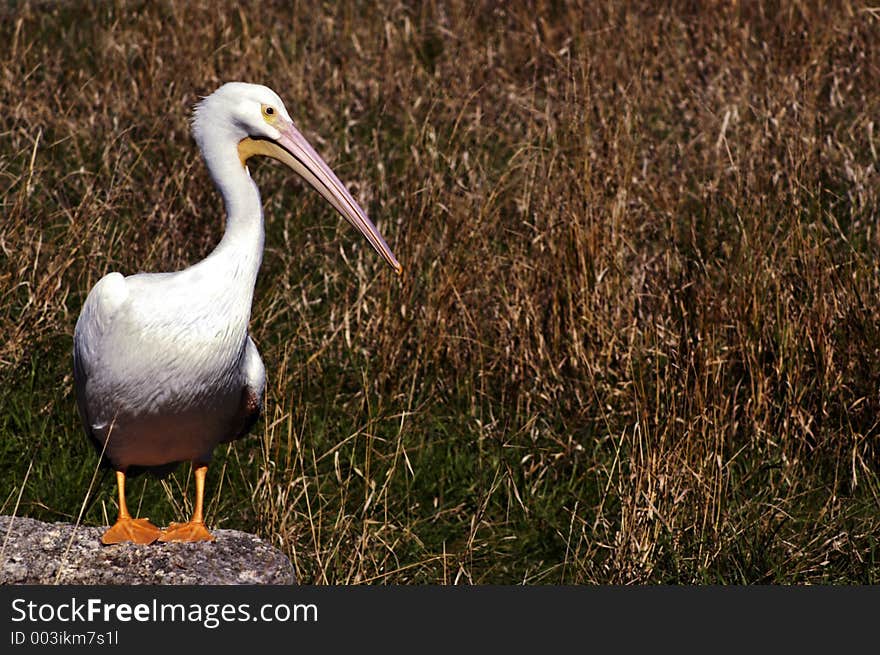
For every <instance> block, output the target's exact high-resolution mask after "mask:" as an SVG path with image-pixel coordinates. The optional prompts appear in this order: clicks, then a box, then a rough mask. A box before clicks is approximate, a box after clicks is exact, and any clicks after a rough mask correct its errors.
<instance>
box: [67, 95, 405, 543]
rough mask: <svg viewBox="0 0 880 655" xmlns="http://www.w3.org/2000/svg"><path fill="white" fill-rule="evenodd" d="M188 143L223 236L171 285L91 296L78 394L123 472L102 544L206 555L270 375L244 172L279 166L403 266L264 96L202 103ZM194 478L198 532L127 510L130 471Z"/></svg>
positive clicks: (146, 280)
mask: <svg viewBox="0 0 880 655" xmlns="http://www.w3.org/2000/svg"><path fill="white" fill-rule="evenodd" d="M193 133H194V136H195V140H196V142H197V144H198V146H199V148H200V150H201V152H202V155H203V156H204V159H205V163H206V165H207V167H208V170H209V171H210V174H211V177H212V179H213V181H214V184H215V185H216V186H217V188H218V190H219V191H220V193H221V195H222V196H223V201H224V205H225V208H226V214H227V219H226V230H225V233H224V235H223V238H222V240H221V241H220V243H219V245H218V246H217V247H216V248H215V250H214V251H213V252H212V253H211V254H210V255H209V256H208V257H206V258H205V259H204V260H202V261H200V262H198V263H197V264H194V265H193V266H190V267H189V268H186V269H184V270H181V271H177V272H173V273H138V274H136V275H130V276H123V275H121V274H120V273H110V274H108V275H106V276H104V277H103V278H101V279H100V280H99V281H98V282H97V283H96V284H95V286H94V287H93V288H92V290H91V291H90V292H89V295H88V297H87V298H86V301H85V304H84V305H83V308H82V311H81V313H80V316H79V319H78V320H77V322H76V329H75V331H74V348H73V364H74V367H73V369H74V382H75V387H76V399H77V405H78V408H79V412H80V416H81V418H82V421H83V425H84V428H85V431H86V434H87V435H88V436H89V437H90V439H91V440H92V442H93V444H94V446H95V448H96V450H97V451H98V453H99V454H100V455H101V457H102V461H103V462H104V463H105V464H107V465H109V466H112V467H113V469H115V471H116V479H117V484H118V490H119V519H118V520H117V522H116V524H115V525H114V526H112V527H111V528H110V529H109V530H108V531H107V532H106V533H105V534H104V536H103V537H102V541H103V542H104V543H105V544H108V543H119V542H123V541H134V542H136V543H151V542H152V541H155V540H156V539H159V540H163V541H199V540H207V539H212V538H213V537H212V536H211V535H210V533H209V532H208V531H207V529H206V528H205V526H204V517H203V495H204V482H205V475H206V472H207V466H208V464H209V462H210V461H211V454H212V452H213V450H214V448H215V447H216V446H217V445H218V444H221V443H224V442H229V441H232V440H234V439H237V438H239V437H241V436H244V435H245V434H247V430H248V429H249V428H250V426H251V425H252V424H253V422H254V421H255V420H256V418H257V416H258V414H259V410H260V407H261V403H262V398H263V392H264V390H265V386H266V370H265V367H264V366H263V362H262V360H261V359H260V355H259V353H258V352H257V349H256V346H255V345H254V342H253V341H252V340H251V338H250V337H249V336H248V323H249V321H250V313H251V304H252V301H253V295H254V285H255V283H256V278H257V273H258V271H259V268H260V263H261V261H262V255H263V241H264V228H263V210H262V205H261V202H260V194H259V190H258V189H257V186H256V184H255V183H254V181H253V180H252V179H251V177H250V174H249V172H248V169H247V166H246V162H247V160H248V159H249V158H250V157H252V156H255V155H265V156H269V157H273V158H275V159H277V160H279V161H281V162H283V163H285V164H287V165H288V166H290V167H291V168H292V169H293V170H294V171H295V172H297V173H298V174H299V175H301V176H302V177H303V178H304V179H305V180H306V181H308V182H309V183H310V184H311V185H312V186H313V187H314V188H315V189H316V190H317V191H319V192H320V193H321V195H323V196H324V197H325V198H326V199H327V200H328V201H329V202H330V203H331V204H332V205H333V206H334V207H335V208H336V209H337V210H338V211H339V213H340V214H342V216H343V217H344V218H346V219H347V220H348V221H349V222H350V223H352V225H354V226H355V227H357V228H358V230H360V232H361V233H362V234H363V235H364V236H365V237H366V238H367V240H368V241H369V242H370V244H371V245H372V246H373V247H374V248H375V249H376V251H377V252H379V254H381V255H382V256H383V258H384V259H385V260H386V261H387V262H388V263H389V264H390V265H391V266H392V267H393V268H394V270H395V271H396V272H397V273H398V274H399V273H400V271H401V267H400V264H399V263H398V261H397V259H396V258H395V257H394V255H393V253H392V252H391V250H390V249H389V247H388V245H387V244H386V243H385V240H384V239H383V238H382V236H381V235H380V234H379V232H378V231H377V230H376V228H375V226H374V225H373V223H372V222H371V221H370V220H369V218H367V216H366V214H365V213H364V211H363V210H362V209H361V208H360V206H359V205H358V204H357V202H355V200H354V199H353V198H352V197H351V195H350V194H349V192H348V191H347V190H346V188H345V186H344V185H343V184H342V183H341V182H340V181H339V179H338V178H337V177H336V176H335V175H334V174H333V172H332V171H331V170H330V168H329V167H328V166H327V164H326V163H324V161H323V160H322V159H321V157H320V156H319V155H318V154H317V153H316V152H315V151H314V149H313V148H312V147H311V146H310V145H309V143H308V142H307V141H306V139H305V138H304V137H303V136H302V134H300V132H299V131H298V130H297V129H296V127H295V126H294V124H293V121H292V120H291V119H290V115H289V114H288V113H287V110H286V109H285V107H284V104H283V103H282V101H281V99H280V98H279V97H278V96H277V95H276V94H275V93H274V92H273V91H272V90H271V89H269V88H267V87H265V86H260V85H254V84H244V83H240V82H232V83H228V84H225V85H223V86H222V87H220V88H219V89H218V90H217V91H215V92H214V93H213V94H211V95H210V96H208V97H207V98H205V99H204V100H202V102H200V103H199V104H198V105H197V106H196V108H195V112H194V117H193ZM187 461H189V462H192V463H193V464H194V467H195V479H196V503H195V508H194V512H193V516H192V519H191V520H190V521H189V522H188V523H184V524H172V525H171V526H170V527H169V528H168V529H167V530H164V531H162V530H159V528H157V527H156V526H154V525H152V524H151V523H150V522H149V521H148V520H147V519H134V518H132V517H131V516H130V514H129V513H128V510H127V508H126V504H125V477H126V473H127V472H129V471H130V470H139V469H143V468H146V469H154V470H164V469H167V468H168V467H170V466H174V465H175V464H177V463H179V462H187Z"/></svg>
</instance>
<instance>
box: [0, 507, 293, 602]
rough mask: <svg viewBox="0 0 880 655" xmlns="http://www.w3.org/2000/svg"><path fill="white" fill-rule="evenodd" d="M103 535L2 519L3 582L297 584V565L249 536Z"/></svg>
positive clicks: (231, 533)
mask: <svg viewBox="0 0 880 655" xmlns="http://www.w3.org/2000/svg"><path fill="white" fill-rule="evenodd" d="M103 532H104V528H93V527H84V526H80V527H78V528H76V529H75V530H74V526H73V525H71V524H70V523H43V522H42V521H36V520H34V519H29V518H24V517H20V516H17V517H12V516H0V584H111V585H113V584H125V585H136V584H146V585H151V584H152V585H158V584H163V585H166V584H198V585H217V584H220V585H223V584H295V578H294V573H293V566H292V565H291V563H290V560H289V559H287V557H285V556H284V555H283V554H282V553H281V552H280V551H278V550H276V549H275V548H273V547H272V546H270V545H269V544H267V543H266V542H264V541H262V540H260V539H259V538H257V537H255V536H254V535H252V534H247V533H246V532H239V531H238V530H213V531H212V533H213V534H214V537H215V538H216V539H215V541H212V542H201V543H195V544H184V543H167V544H164V543H159V542H156V543H153V544H150V545H149V546H139V545H136V544H118V545H115V546H104V545H102V544H101V534H102V533H103Z"/></svg>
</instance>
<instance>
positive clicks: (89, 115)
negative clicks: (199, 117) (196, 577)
mask: <svg viewBox="0 0 880 655" xmlns="http://www.w3.org/2000/svg"><path fill="white" fill-rule="evenodd" d="M661 4H665V5H666V6H665V7H664V8H660V5H661ZM878 43H880V11H876V10H872V9H870V8H869V7H868V5H865V4H863V3H850V2H832V3H822V2H791V3H785V2H783V3H776V2H761V1H756V2H743V3H736V2H716V3H690V2H671V3H668V4H667V3H653V2H644V3H638V2H608V3H583V6H579V5H578V3H564V2H530V3H495V2H488V3H479V4H476V5H475V4H474V3H471V2H463V1H462V2H459V1H456V0H453V1H450V2H443V3H440V2H425V3H398V2H393V3H387V4H381V5H378V6H376V5H373V4H372V3H359V2H343V3H338V4H337V3H332V2H326V3H320V4H319V3H304V2H291V3H287V2H271V1H261V2H234V3H232V2H230V3H221V5H220V6H219V8H218V7H217V5H215V3H213V2H211V3H208V2H204V3H201V2H195V3H190V2H183V1H178V0H169V1H166V2H156V3H154V2H117V3H109V2H94V3H90V2H59V3H54V2H30V3H27V2H25V3H22V2H12V3H11V4H10V3H6V4H4V7H3V8H2V9H0V44H2V46H0V132H2V135H0V137H2V138H0V335H2V336H0V513H12V512H13V511H15V512H17V513H18V514H21V515H27V516H33V517H36V518H42V519H45V520H71V521H72V520H76V519H77V517H78V515H79V513H80V510H81V508H82V506H83V501H84V498H85V497H86V493H87V490H88V489H89V486H90V483H91V481H92V478H93V475H94V473H95V466H96V462H97V457H96V455H95V453H94V452H93V450H92V448H91V445H90V444H88V442H87V440H86V439H85V437H84V436H83V434H82V431H81V428H80V425H79V419H78V416H77V414H76V408H75V402H74V398H73V393H72V372H71V345H72V343H71V342H72V333H73V327H74V323H75V321H76V317H77V315H78V313H79V309H80V307H81V305H82V302H83V300H84V299H85V296H86V294H87V292H88V290H89V288H90V287H91V285H92V284H94V282H95V281H96V280H98V279H99V277H101V276H102V275H104V274H105V273H107V272H109V271H114V270H115V271H120V272H122V273H125V274H129V273H134V272H137V271H140V270H146V271H158V270H175V269H179V268H182V267H185V266H187V265H189V264H191V263H193V262H195V261H197V260H198V259H200V258H202V257H204V256H205V255H206V254H207V253H208V252H210V250H211V249H212V247H213V246H214V245H215V244H216V243H217V241H218V239H219V237H220V234H221V230H222V226H223V216H222V207H221V203H220V199H219V196H218V195H217V194H216V193H215V191H214V189H213V188H212V185H211V183H210V180H209V179H208V176H207V173H206V171H205V169H204V166H203V164H202V162H201V159H200V157H199V154H198V152H197V150H196V148H195V145H194V143H193V141H192V139H191V137H190V134H189V128H188V120H189V117H190V111H191V107H192V105H193V104H194V103H195V102H196V101H197V100H198V98H199V97H200V96H201V95H207V94H208V93H210V92H211V91H213V90H214V89H215V88H216V87H217V86H219V85H220V84H221V83H222V82H224V81H229V80H244V81H252V82H260V83H265V84H268V85H270V86H271V87H273V88H274V89H275V90H276V91H277V92H278V93H279V94H280V95H281V96H282V97H283V98H284V99H285V101H286V104H287V107H288V109H289V110H290V112H291V114H292V115H293V116H294V119H295V120H296V121H297V123H298V125H299V127H300V128H301V129H302V131H303V132H304V133H305V134H306V136H307V137H308V138H309V139H310V140H311V141H312V143H313V144H314V145H315V147H316V149H317V150H318V151H319V152H321V153H322V154H323V156H324V157H325V159H327V161H328V162H329V163H330V164H331V166H332V167H333V168H334V170H335V171H336V172H337V174H338V175H339V177H340V178H341V179H342V180H344V181H345V182H346V183H347V184H348V185H349V187H350V189H351V190H352V193H353V195H354V196H355V197H356V198H358V200H359V201H360V202H361V203H362V204H363V206H364V207H365V208H366V209H367V212H368V213H369V214H370V215H371V216H372V217H373V219H374V220H375V222H376V223H377V225H378V226H379V228H380V230H381V231H382V232H383V234H384V235H385V236H386V238H387V240H388V242H389V244H390V245H391V247H392V248H393V250H394V251H395V253H396V254H397V256H398V257H399V258H400V260H401V262H402V264H403V266H404V268H405V270H406V274H405V276H404V277H403V278H402V279H398V278H396V277H395V276H394V275H393V273H392V272H391V271H390V270H389V269H388V268H387V267H386V266H385V265H384V263H383V262H382V261H381V259H380V258H379V257H378V256H376V254H375V253H374V252H373V251H372V250H371V249H370V248H369V246H368V244H367V243H366V242H365V241H364V240H363V239H362V238H360V236H359V235H358V234H357V233H356V232H355V231H354V230H352V229H351V228H350V227H349V226H348V225H347V224H346V223H345V222H344V221H342V220H341V219H340V218H339V217H338V216H337V215H336V214H335V213H334V212H333V210H332V209H331V208H330V207H329V205H327V203H325V202H324V201H323V200H322V199H321V198H320V197H319V196H318V194H316V193H314V192H313V191H312V190H311V189H310V188H308V187H307V185H305V184H304V183H303V182H301V181H300V180H298V179H293V178H292V177H291V175H290V174H289V172H288V171H286V169H285V170H282V168H281V167H278V166H276V165H274V164H273V163H270V162H268V161H267V162H261V163H258V164H257V165H256V166H255V167H253V169H254V170H253V171H252V172H253V175H254V177H255V179H256V180H257V182H258V184H259V186H260V187H261V190H262V195H263V201H264V205H265V208H266V229H267V248H266V253H265V258H264V263H263V268H262V270H261V274H260V278H259V281H258V286H257V292H256V298H255V302H254V308H253V316H252V323H251V331H252V335H253V337H254V340H255V341H256V342H257V344H258V346H259V348H260V350H261V352H262V355H263V359H264V361H265V363H266V367H267V369H268V375H269V383H268V390H267V396H268V398H267V402H266V414H265V419H264V420H263V421H261V422H260V423H258V424H257V426H256V427H255V429H254V434H253V435H252V436H251V437H248V438H246V439H244V440H241V441H238V442H236V443H235V444H232V445H230V446H229V447H228V448H227V447H226V446H223V447H221V448H220V449H218V452H217V458H216V464H215V465H214V466H212V469H211V471H210V472H209V477H208V486H209V494H210V495H211V502H210V505H209V508H208V520H209V523H210V524H211V525H213V526H214V527H223V528H239V529H247V530H251V531H254V532H256V533H258V534H259V535H261V536H262V537H264V538H265V539H267V540H269V541H270V542H272V543H274V544H276V545H277V546H278V547H280V548H281V549H283V550H284V551H285V552H286V553H288V554H289V555H290V556H291V558H292V560H293V561H294V563H295V566H296V569H297V572H298V575H299V578H300V579H301V580H302V581H304V582H308V583H442V584H447V583H449V584H451V583H527V584H532V583H553V584H555V583H735V584H740V583H877V582H878V579H880V563H878V561H877V560H878V557H880V544H878V538H880V497H878V492H880V480H878V459H877V458H878V446H880V269H878V261H880V257H878V255H880V232H878V225H877V220H878V199H880V193H878V189H880V186H878V183H880V175H878V161H880V160H878V154H877V149H878V148H880V126H878V122H880V48H878V47H877V44H878ZM99 479H100V476H99ZM188 480H189V476H188V466H182V467H180V469H179V470H178V471H177V473H176V474H174V475H173V476H172V477H170V478H168V479H166V480H164V481H157V480H154V479H151V478H149V477H146V476H144V477H141V478H137V479H136V480H135V481H134V482H133V483H132V484H131V486H130V488H129V503H130V505H131V506H132V507H139V508H140V512H141V515H146V516H149V517H151V518H152V519H153V520H154V521H156V522H158V523H160V524H164V523H167V522H168V521H170V520H172V519H174V520H177V519H180V518H182V517H183V516H184V514H186V513H187V511H188V507H187V506H186V505H185V504H184V503H185V501H184V500H183V494H182V492H183V491H187V492H189V497H190V498H191V496H192V493H191V491H192V490H191V488H189V487H190V484H191V483H189V482H188ZM95 484H96V485H98V481H96V482H95ZM218 492H219V493H218ZM97 494H98V495H97V499H96V500H95V502H94V504H93V505H92V506H91V507H90V508H89V509H88V511H87V512H86V513H85V515H84V516H83V517H82V520H83V521H84V522H85V523H87V524H92V525H94V524H101V523H106V522H107V521H108V518H109V519H112V518H113V517H114V516H115V511H116V510H115V500H114V499H115V488H114V486H113V485H112V479H111V476H107V477H106V478H104V479H103V481H102V482H101V483H100V485H98V486H97Z"/></svg>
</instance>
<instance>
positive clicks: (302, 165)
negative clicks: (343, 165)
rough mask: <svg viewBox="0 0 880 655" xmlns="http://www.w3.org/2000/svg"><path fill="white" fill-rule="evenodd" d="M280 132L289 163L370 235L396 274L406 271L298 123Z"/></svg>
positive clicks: (287, 125) (364, 232) (364, 233)
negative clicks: (302, 132)
mask: <svg viewBox="0 0 880 655" xmlns="http://www.w3.org/2000/svg"><path fill="white" fill-rule="evenodd" d="M279 131H280V132H281V137H280V138H279V139H278V140H277V143H278V145H279V146H281V147H282V148H284V149H285V150H286V151H287V152H288V153H289V154H290V156H291V158H292V159H291V160H288V161H286V163H287V164H288V165H289V166H290V167H291V168H293V169H294V170H295V171H296V172H297V173H299V174H300V175H301V176H302V177H303V179H305V180H306V181H307V182H308V183H309V184H311V185H312V186H313V187H314V188H315V189H316V190H317V191H318V193H320V194H321V195H322V196H324V198H326V199H327V201H329V202H330V204H331V205H333V206H334V207H335V208H336V211H338V212H339V213H340V214H342V217H343V218H345V220H347V221H348V222H349V223H351V224H352V225H354V226H355V227H356V228H357V229H358V230H360V233H361V234H363V235H364V236H365V237H366V238H367V241H369V242H370V245H372V246H373V248H375V250H376V252H378V253H379V254H380V255H382V257H383V258H384V259H385V261H386V262H388V264H389V265H390V266H391V268H393V269H394V271H395V273H397V274H398V275H400V274H401V273H402V272H403V267H402V266H401V265H400V262H398V261H397V258H396V257H395V256H394V253H393V252H391V248H389V247H388V244H387V243H385V239H383V238H382V235H381V234H379V230H377V229H376V226H375V225H373V222H372V221H371V220H370V219H369V218H368V217H367V214H366V212H364V210H363V209H361V207H360V205H358V204H357V202H355V199H354V198H352V197H351V194H350V193H349V192H348V189H346V188H345V185H343V184H342V182H340V181H339V178H338V177H336V175H335V174H334V173H333V171H332V170H330V167H329V166H327V164H326V163H325V162H324V160H323V159H321V156H320V155H319V154H318V153H317V152H315V149H314V148H312V146H311V144H310V143H309V142H308V141H306V138H305V137H304V136H303V135H302V134H301V133H300V131H299V130H298V129H296V126H295V125H294V124H293V123H287V122H285V124H284V125H281V126H279Z"/></svg>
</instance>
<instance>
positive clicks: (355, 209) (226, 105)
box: [193, 82, 403, 275]
mask: <svg viewBox="0 0 880 655" xmlns="http://www.w3.org/2000/svg"><path fill="white" fill-rule="evenodd" d="M193 134H194V136H195V139H196V143H198V145H199V148H200V149H201V150H202V153H203V154H204V156H205V158H206V160H208V161H209V166H210V163H211V159H212V157H213V155H214V149H215V148H216V147H218V146H217V144H220V146H219V147H223V144H228V145H232V144H235V147H236V148H237V149H238V160H239V161H240V162H241V165H242V166H243V167H246V163H247V160H248V159H250V158H251V157H253V156H254V155H265V156H267V157H272V158H273V159H277V160H278V161H280V162H282V163H284V164H286V165H287V166H289V167H290V168H291V169H293V170H294V171H295V172H296V173H298V174H299V175H300V176H301V177H302V178H303V179H304V180H306V181H307V182H308V183H309V184H311V185H312V187H314V188H315V190H317V191H318V193H320V194H321V195H322V196H324V198H325V199H326V200H327V201H328V202H329V203H330V204H331V205H333V207H335V208H336V210H337V211H338V212H339V213H340V214H342V217H343V218H345V219H346V220H347V221H348V222H349V223H351V224H352V225H353V226H354V227H356V228H357V229H358V230H359V231H360V233H361V234H363V235H364V237H366V239H367V241H369V242H370V245H372V246H373V248H374V249H375V250H376V252H378V253H379V254H380V255H382V257H383V258H384V259H385V261H386V262H388V264H389V265H390V266H391V267H392V268H393V269H394V271H395V272H396V273H397V274H398V275H400V273H401V272H402V270H403V267H402V266H401V265H400V263H399V262H398V261H397V258H396V257H395V256H394V253H392V252H391V249H390V248H389V247H388V244H387V243H385V239H383V238H382V235H381V234H379V231H378V230H377V229H376V226H375V225H373V223H372V221H370V219H369V218H368V217H367V214H366V212H364V210H363V209H361V207H360V205H358V203H357V202H356V201H355V199H354V198H352V196H351V194H350V193H349V192H348V189H346V188H345V185H343V184H342V182H340V181H339V178H338V177H336V175H335V174H334V173H333V171H332V170H330V167H329V166H327V164H326V163H325V162H324V160H323V159H321V156H320V155H318V153H317V152H315V149H314V148H312V146H311V145H310V144H309V142H308V141H306V139H305V137H304V136H303V135H302V134H301V133H300V131H299V130H298V129H297V128H296V126H295V125H294V123H293V120H292V119H291V118H290V114H289V113H288V112H287V109H286V108H285V106H284V103H283V102H282V101H281V98H279V97H278V94H276V93H275V92H274V91H273V90H272V89H270V88H268V87H265V86H262V85H260V84H246V83H244V82H229V83H227V84H224V85H223V86H221V87H220V88H219V89H217V90H216V91H215V92H214V93H212V94H211V95H209V96H208V97H206V98H204V99H203V100H202V101H201V102H200V103H199V104H198V105H196V108H195V112H194V115H193ZM217 159H223V160H224V161H229V158H228V156H226V153H223V154H222V155H221V154H220V153H217Z"/></svg>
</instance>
